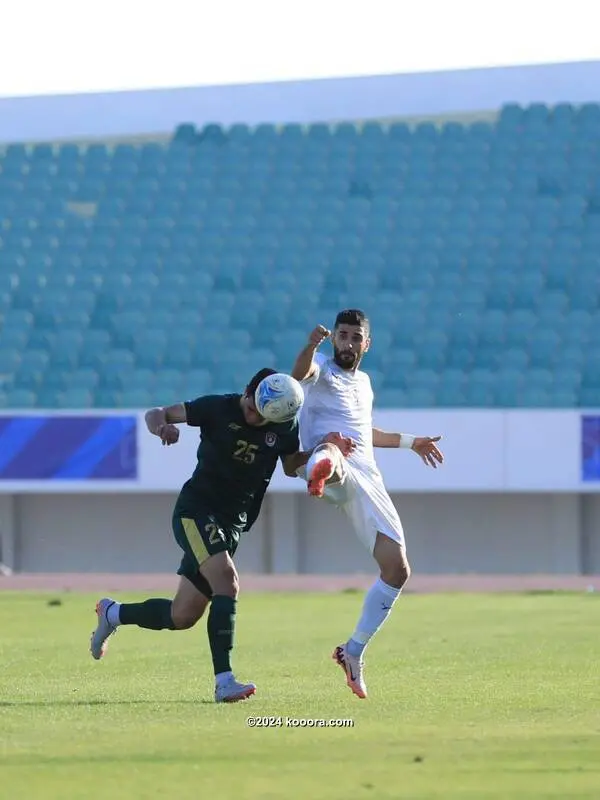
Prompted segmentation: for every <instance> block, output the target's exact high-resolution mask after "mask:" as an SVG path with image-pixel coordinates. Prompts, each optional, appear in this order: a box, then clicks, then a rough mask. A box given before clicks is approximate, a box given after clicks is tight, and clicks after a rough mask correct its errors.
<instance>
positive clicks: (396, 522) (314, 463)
mask: <svg viewBox="0 0 600 800" xmlns="http://www.w3.org/2000/svg"><path fill="white" fill-rule="evenodd" d="M330 336H331V338H332V345H333V356H332V357H330V358H328V357H327V356H325V355H323V354H322V353H317V349H318V347H319V345H320V344H321V343H322V342H323V341H325V340H326V339H328V338H329V337H330ZM369 345H370V326H369V320H368V319H367V317H366V316H365V314H364V313H363V312H362V311H360V310H358V309H347V310H345V311H340V313H339V314H338V315H337V318H336V321H335V326H334V331H333V335H332V334H331V332H330V331H328V330H327V329H326V328H325V327H323V326H322V325H319V326H317V327H316V328H315V329H314V330H313V331H312V333H311V335H310V338H309V342H308V344H307V345H306V347H305V348H304V349H303V350H302V351H301V352H300V354H299V355H298V358H297V359H296V363H295V364H294V368H293V370H292V373H291V374H292V375H293V377H294V378H296V379H297V380H299V381H301V383H302V385H303V388H304V392H305V400H304V406H303V409H302V412H301V415H300V438H301V441H302V447H303V449H304V450H309V451H310V450H312V451H313V452H312V455H311V457H310V459H309V460H308V463H307V464H306V466H305V467H301V468H300V469H299V470H298V474H299V475H300V477H302V478H304V479H305V480H306V481H307V484H308V492H309V494H311V495H312V496H314V497H324V498H326V499H327V500H329V501H331V502H333V503H334V504H335V505H336V506H337V507H338V508H340V509H341V510H342V511H343V512H345V514H346V515H347V516H348V518H349V520H350V522H351V524H352V526H353V528H354V529H355V531H356V533H357V535H358V537H359V539H360V540H361V541H362V542H363V544H365V545H366V547H367V548H368V549H369V551H370V552H371V554H372V555H373V557H374V559H375V561H376V562H377V564H378V565H379V569H380V576H379V578H378V579H377V580H376V581H375V583H374V584H373V586H371V588H370V589H369V591H368V592H367V595H366V597H365V600H364V605H363V609H362V614H361V617H360V619H359V621H358V624H357V626H356V629H355V631H354V633H353V634H352V636H351V637H350V638H349V639H348V641H347V642H346V643H345V644H340V645H339V646H338V647H336V648H335V650H334V652H333V659H334V660H335V661H336V662H337V663H338V664H339V665H340V666H341V667H342V668H343V670H344V672H345V674H346V681H347V684H348V686H349V687H350V689H352V691H353V692H354V694H355V695H357V696H358V697H361V698H365V697H366V696H367V687H366V684H365V680H364V650H365V647H366V646H367V643H368V642H369V640H370V639H371V638H372V637H373V635H374V634H375V633H376V632H377V631H378V630H379V628H380V627H381V626H382V625H383V623H384V622H385V620H386V619H387V617H388V616H389V614H390V612H391V610H392V606H393V605H394V603H395V601H396V600H397V598H398V596H399V595H400V593H401V591H402V587H403V586H404V584H405V583H406V581H407V580H408V578H409V576H410V566H409V563H408V560H407V557H406V546H405V541H404V531H403V530H402V523H401V522H400V518H399V516H398V513H397V511H396V508H395V507H394V504H393V503H392V500H391V498H390V496H389V495H388V493H387V491H386V488H385V486H384V483H383V478H382V475H381V472H380V471H379V468H378V466H377V463H376V461H375V455H374V452H373V448H374V447H401V448H407V449H412V450H413V451H414V452H416V453H417V454H418V455H419V456H420V457H421V459H422V460H423V462H424V463H425V464H426V465H429V466H432V467H434V468H435V467H436V465H437V464H438V463H439V464H441V463H443V456H442V453H441V452H440V450H439V449H438V447H437V444H436V443H437V442H438V441H439V440H440V438H441V437H440V436H436V437H433V438H432V437H429V436H423V437H418V436H413V435H411V434H406V433H386V432H385V431H381V430H379V429H377V428H374V427H373V413H372V412H373V398H374V396H373V390H372V388H371V381H370V379H369V376H368V375H367V374H366V372H363V371H362V370H360V369H359V365H360V363H361V360H362V357H363V355H364V354H365V353H366V352H367V350H368V349H369ZM330 431H339V433H340V434H341V435H342V436H344V437H347V438H349V439H351V440H352V443H353V444H352V451H351V452H350V454H349V455H348V456H347V457H344V455H343V454H342V452H341V451H340V449H339V448H338V447H337V446H336V445H335V444H331V443H324V438H325V436H326V434H328V433H329V432H330Z"/></svg>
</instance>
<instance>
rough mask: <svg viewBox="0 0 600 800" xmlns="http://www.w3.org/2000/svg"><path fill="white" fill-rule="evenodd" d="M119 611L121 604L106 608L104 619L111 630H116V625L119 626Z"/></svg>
mask: <svg viewBox="0 0 600 800" xmlns="http://www.w3.org/2000/svg"><path fill="white" fill-rule="evenodd" d="M120 610H121V603H113V604H112V605H111V606H109V607H108V610H107V612H106V619H107V621H108V624H109V625H112V626H113V628H116V627H117V625H120V624H121V620H120V618H119V611H120Z"/></svg>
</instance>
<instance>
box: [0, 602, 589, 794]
mask: <svg viewBox="0 0 600 800" xmlns="http://www.w3.org/2000/svg"><path fill="white" fill-rule="evenodd" d="M51 599H52V596H51V595H45V594H12V593H0V798H2V800H4V798H6V800H12V799H13V798H15V799H16V798H20V797H26V798H29V800H37V798H40V799H42V798H43V800H54V798H57V799H58V798H60V800H75V799H76V798H90V800H93V799H94V798H100V797H102V798H103V800H105V798H107V797H108V798H110V800H121V798H123V799H124V800H125V799H126V800H143V798H161V799H162V798H166V799H167V800H170V798H174V799H175V800H187V798H194V800H198V798H200V799H201V800H202V798H209V797H213V798H220V799H222V798H235V800H244V798H261V800H263V799H264V800H267V799H268V798H274V799H275V798H277V800H279V799H280V798H303V800H304V799H305V800H318V799H319V798H329V799H331V798H344V800H347V798H352V800H354V798H372V799H373V800H378V799H379V798H440V797H443V798H476V799H477V800H483V799H484V798H509V799H511V800H512V799H513V798H519V800H520V798H562V799H563V800H564V799H565V798H594V800H597V799H598V797H600V715H599V713H598V696H599V695H598V686H599V681H598V678H599V674H600V672H599V666H598V663H599V656H600V644H599V637H598V630H599V626H598V618H599V614H600V601H599V599H598V595H594V594H589V595H587V594H583V595H576V594H552V595H495V596H493V595H472V596H465V595H446V596H441V595H437V596H416V595H410V594H408V595H405V596H403V597H401V598H400V600H399V601H398V603H397V605H396V607H395V609H394V612H393V614H392V616H391V617H390V619H389V620H388V622H387V624H386V626H385V627H384V628H383V629H382V630H381V631H380V633H379V634H378V636H377V637H376V639H375V640H374V641H373V642H372V644H371V645H370V647H369V650H368V655H367V673H366V676H367V684H368V687H369V692H370V697H369V699H368V700H366V701H361V700H358V699H357V698H355V697H354V696H353V695H352V694H351V693H350V691H349V689H347V688H346V686H345V682H344V677H343V674H342V671H341V670H340V668H339V667H337V666H336V665H335V664H334V663H333V661H331V659H330V654H331V651H332V650H333V647H334V645H336V644H338V643H339V642H340V641H343V640H344V639H345V638H346V636H347V635H348V634H349V633H350V632H351V631H352V628H353V625H354V622H355V620H356V617H357V614H358V612H359V610H360V606H361V603H362V596H361V595H359V594H353V593H348V594H338V595H333V596H332V595H293V594H282V595H246V596H244V597H242V599H241V601H240V604H239V616H238V634H237V640H236V655H235V661H234V668H235V671H236V674H237V675H238V677H239V678H240V679H244V680H253V681H254V682H256V683H257V685H258V692H257V694H256V695H255V697H253V698H251V699H250V700H249V701H247V702H246V703H238V704H234V705H215V704H214V703H213V701H212V691H213V684H212V673H211V665H210V655H209V650H208V643H207V640H206V631H205V626H204V623H203V622H201V623H200V624H199V625H198V627H197V628H196V629H194V630H191V631H184V632H168V631H163V632H158V633H155V632H153V631H142V630H138V629H134V628H131V627H127V628H121V629H120V630H119V632H118V634H117V635H116V636H115V637H114V638H113V639H112V641H111V643H110V647H109V651H108V654H107V656H106V658H105V659H104V660H103V661H101V662H94V661H93V660H92V659H91V657H90V656H89V653H88V637H89V633H90V631H91V629H92V627H93V624H94V619H95V618H94V614H93V608H94V604H95V600H96V598H95V597H91V596H86V595H77V594H67V595H62V596H60V598H59V599H60V601H61V604H60V605H49V604H48V601H49V600H51ZM120 599H121V598H120ZM123 599H125V598H123ZM127 599H138V598H133V597H132V596H129V598H127ZM250 716H252V717H255V718H256V717H266V718H269V717H271V718H274V719H275V722H274V723H272V724H273V727H267V728H264V727H254V728H250V727H249V726H248V723H247V719H248V717H250ZM288 717H289V718H292V719H293V720H298V721H301V720H314V719H326V720H330V719H351V720H352V721H353V727H335V728H331V727H327V728H315V727H287V725H286V718H288ZM279 718H281V725H279V724H278V719H279ZM293 724H295V725H298V726H302V725H304V724H311V723H303V722H295V723H293Z"/></svg>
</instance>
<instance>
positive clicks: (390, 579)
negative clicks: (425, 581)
mask: <svg viewBox="0 0 600 800" xmlns="http://www.w3.org/2000/svg"><path fill="white" fill-rule="evenodd" d="M410 573H411V570H410V564H409V563H408V559H407V558H406V554H405V553H404V552H401V553H399V554H398V556H397V557H396V558H390V559H388V560H387V561H386V563H385V564H382V566H381V579H382V581H383V582H384V583H387V584H388V586H393V587H395V588H396V589H401V588H402V587H403V586H404V584H405V583H406V582H407V581H408V579H409V578H410Z"/></svg>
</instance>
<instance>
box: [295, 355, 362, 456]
mask: <svg viewBox="0 0 600 800" xmlns="http://www.w3.org/2000/svg"><path fill="white" fill-rule="evenodd" d="M313 364H314V365H315V366H316V372H315V373H314V374H313V375H311V377H310V378H308V379H306V380H305V381H302V387H303V389H304V406H303V408H302V411H301V414H300V438H301V441H302V446H303V448H305V449H306V450H310V449H312V448H313V447H315V446H316V445H317V444H318V443H319V442H320V441H321V439H322V438H323V437H324V436H326V435H327V434H328V433H336V432H339V433H342V434H343V435H344V436H349V437H350V438H351V439H353V440H354V442H355V443H356V449H355V451H354V452H353V454H352V455H351V456H350V458H349V460H350V461H354V462H356V463H360V464H361V465H364V466H369V467H375V455H374V453H373V389H372V388H371V380H370V378H369V376H368V375H367V373H366V372H362V371H361V370H356V371H355V372H353V371H350V370H344V369H341V367H338V365H337V364H336V363H335V361H334V360H333V358H328V357H327V356H325V355H323V354H322V353H317V354H316V355H315V356H314V358H313Z"/></svg>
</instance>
